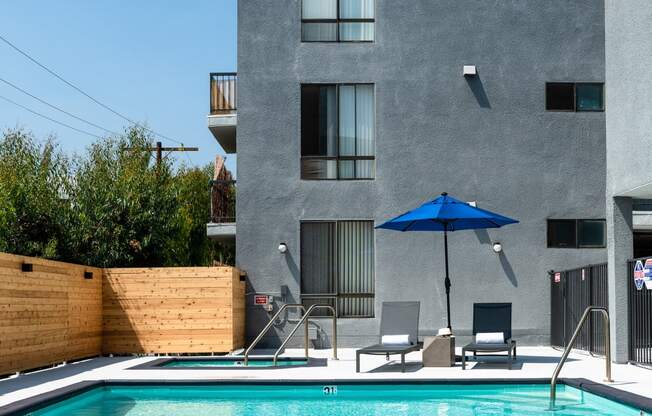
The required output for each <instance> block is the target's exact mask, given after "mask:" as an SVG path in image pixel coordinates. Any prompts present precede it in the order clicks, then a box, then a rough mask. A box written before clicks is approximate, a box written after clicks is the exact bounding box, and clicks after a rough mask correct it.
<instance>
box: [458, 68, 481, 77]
mask: <svg viewBox="0 0 652 416" xmlns="http://www.w3.org/2000/svg"><path fill="white" fill-rule="evenodd" d="M462 74H463V75H464V76H465V77H474V76H476V75H478V71H477V70H476V68H475V65H464V68H463V69H462Z"/></svg>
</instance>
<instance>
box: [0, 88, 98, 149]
mask: <svg viewBox="0 0 652 416" xmlns="http://www.w3.org/2000/svg"><path fill="white" fill-rule="evenodd" d="M0 98H1V99H3V100H5V101H7V102H9V103H11V104H13V105H15V106H17V107H20V108H22V109H23V110H27V111H29V112H30V113H32V114H36V115H37V116H39V117H43V118H44V119H46V120H50V121H51V122H53V123H56V124H59V125H61V126H63V127H67V128H69V129H71V130H75V131H76V132H79V133H83V134H88V135H89V136H93V137H95V138H98V139H101V138H102V137H100V136H98V135H97V134H93V133H91V132H88V131H86V130H82V129H78V128H77V127H73V126H71V125H69V124H66V123H64V122H62V121H59V120H55V119H53V118H50V117H48V116H46V115H43V114H41V113H39V112H37V111H34V110H32V109H31V108H27V107H25V106H24V105H22V104H18V103H17V102H15V101H13V100H10V99H9V98H7V97H3V96H2V95H0Z"/></svg>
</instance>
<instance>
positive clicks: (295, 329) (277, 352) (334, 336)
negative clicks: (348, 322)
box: [273, 305, 337, 365]
mask: <svg viewBox="0 0 652 416" xmlns="http://www.w3.org/2000/svg"><path fill="white" fill-rule="evenodd" d="M319 308H324V309H328V310H329V311H331V312H332V313H333V316H332V318H333V359H334V360H337V313H336V312H335V308H333V307H332V306H330V305H312V306H310V308H308V311H306V312H305V314H304V315H303V317H302V318H301V320H300V321H299V322H298V323H297V324H296V326H295V327H294V328H292V331H291V332H290V334H289V335H288V336H287V338H285V340H284V341H283V343H282V344H281V346H280V347H278V349H277V350H276V352H275V353H274V360H273V363H274V365H276V362H277V360H278V356H279V354H280V353H281V351H283V348H285V345H286V344H287V343H288V342H289V341H290V339H291V338H292V336H293V335H294V334H295V333H296V332H297V329H299V327H300V326H301V324H304V326H303V327H304V329H305V333H306V335H305V338H306V359H307V358H308V318H310V314H312V312H313V311H314V310H315V309H319Z"/></svg>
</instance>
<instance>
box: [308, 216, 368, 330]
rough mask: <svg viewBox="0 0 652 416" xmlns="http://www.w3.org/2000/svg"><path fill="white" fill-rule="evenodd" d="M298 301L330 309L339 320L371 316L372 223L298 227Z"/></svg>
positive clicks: (320, 313) (325, 312)
mask: <svg viewBox="0 0 652 416" xmlns="http://www.w3.org/2000/svg"><path fill="white" fill-rule="evenodd" d="M301 301H302V303H303V304H304V305H305V306H306V307H309V306H310V305H314V304H320V305H330V306H332V307H334V308H335V309H336V310H337V315H338V317H343V318H372V317H373V316H374V225H373V221H310V222H302V223H301ZM315 313H316V314H317V315H318V316H330V312H329V311H328V310H326V309H317V310H316V311H315Z"/></svg>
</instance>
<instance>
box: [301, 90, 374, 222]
mask: <svg viewBox="0 0 652 416" xmlns="http://www.w3.org/2000/svg"><path fill="white" fill-rule="evenodd" d="M356 85H371V86H372V88H373V93H374V97H373V98H374V121H373V123H374V155H373V156H358V155H356V156H341V155H340V116H339V115H340V87H346V86H353V87H355V86H356ZM304 86H306V87H311V86H312V87H315V86H317V87H335V105H336V107H335V111H336V113H337V127H336V130H337V140H335V147H336V153H337V156H320V155H305V156H304V155H303V154H302V153H303V149H302V147H303V131H302V129H300V132H299V136H300V139H301V144H300V146H299V155H300V162H299V163H300V166H299V170H300V172H299V176H300V178H301V180H302V181H373V180H376V84H374V83H373V82H343V83H314V82H308V83H302V84H301V85H300V90H302V89H303V87H304ZM300 95H301V91H300ZM355 109H356V112H357V101H356V102H355ZM302 115H303V102H300V109H299V118H300V120H299V125H301V124H302V123H303V120H301V117H302ZM355 119H356V120H357V114H356V115H355ZM354 143H355V150H356V153H357V151H358V143H357V140H356V141H355V142H354ZM304 160H335V161H336V163H335V177H334V178H304V177H303V174H302V172H301V170H302V169H303V161H304ZM347 160H348V161H354V162H355V161H358V160H373V161H374V175H373V177H372V178H357V177H356V172H357V163H353V177H352V178H342V177H340V169H339V168H340V166H339V165H340V164H339V162H340V161H347ZM342 221H343V220H342Z"/></svg>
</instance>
